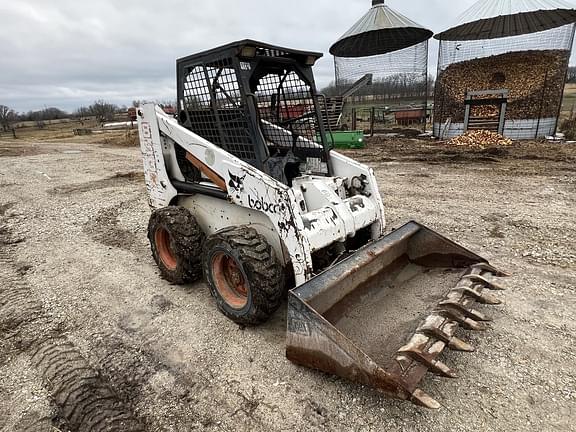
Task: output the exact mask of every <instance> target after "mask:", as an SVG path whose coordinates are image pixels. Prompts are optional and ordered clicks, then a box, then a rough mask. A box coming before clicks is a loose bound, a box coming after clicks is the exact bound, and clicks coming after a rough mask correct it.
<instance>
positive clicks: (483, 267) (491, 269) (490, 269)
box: [470, 263, 510, 277]
mask: <svg viewBox="0 0 576 432" xmlns="http://www.w3.org/2000/svg"><path fill="white" fill-rule="evenodd" d="M470 268H472V269H478V270H483V271H486V272H489V273H492V274H493V275H494V276H498V277H510V275H509V274H508V273H505V272H503V271H502V270H498V269H497V268H495V267H493V266H491V265H490V264H487V263H480V264H474V265H473V266H471V267H470Z"/></svg>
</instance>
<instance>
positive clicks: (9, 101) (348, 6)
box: [0, 0, 475, 112]
mask: <svg viewBox="0 0 576 432" xmlns="http://www.w3.org/2000/svg"><path fill="white" fill-rule="evenodd" d="M474 1H475V0H459V1H449V0H388V4H389V5H390V6H392V7H393V8H395V9H397V10H399V11H400V12H402V13H403V14H404V15H407V16H408V17H409V18H411V19H413V20H414V21H416V22H418V23H420V24H422V25H424V26H426V27H428V28H430V29H431V30H433V31H435V32H439V31H442V30H444V29H446V28H448V27H449V26H450V25H451V24H453V23H454V22H455V20H456V18H457V17H458V16H459V15H460V14H461V13H462V12H463V11H465V10H466V9H467V8H468V7H470V6H471V5H472V4H473V3H474ZM370 5H371V2H370V0H289V1H274V0H202V1H200V0H164V1H159V0H93V1H82V0H51V1H48V0H0V104H4V105H8V106H10V107H12V108H13V109H15V110H16V111H19V112H23V111H28V110H35V109H40V108H42V107H44V106H56V107H60V108H62V109H65V110H68V111H73V110H74V109H76V108H77V107H79V106H82V105H87V104H90V103H91V102H93V101H94V100H96V99H104V100H106V101H109V102H113V103H116V104H119V105H130V104H131V102H132V100H135V99H146V100H157V101H164V100H175V99H176V95H175V93H176V90H175V89H176V78H175V62H176V59H177V58H178V57H182V56H186V55H189V54H193V53H195V52H197V51H201V50H204V49H209V48H213V47H216V46H218V45H221V44H224V43H227V42H231V41H234V40H238V39H245V38H251V39H257V40H261V41H265V42H270V43H274V44H278V45H284V46H288V47H292V48H300V49H305V50H313V51H320V52H323V53H325V54H326V56H325V57H324V58H323V59H322V60H321V61H320V62H319V63H318V64H317V66H316V70H315V72H316V78H317V81H318V86H319V87H322V86H324V85H327V84H329V83H330V82H331V81H332V80H333V79H334V69H333V63H332V59H331V57H330V55H329V54H328V49H329V47H330V45H331V44H332V43H333V42H335V41H336V40H337V39H338V38H339V37H340V36H341V35H342V34H343V33H344V32H345V31H346V30H348V28H349V27H351V25H352V24H353V23H354V22H355V21H356V20H357V19H358V18H360V17H361V16H362V15H363V14H364V13H365V12H366V11H367V10H368V8H369V7H370ZM436 52H437V42H436V41H435V40H434V41H432V42H431V57H432V58H434V57H435V56H436ZM433 69H435V60H433V62H432V64H431V71H433Z"/></svg>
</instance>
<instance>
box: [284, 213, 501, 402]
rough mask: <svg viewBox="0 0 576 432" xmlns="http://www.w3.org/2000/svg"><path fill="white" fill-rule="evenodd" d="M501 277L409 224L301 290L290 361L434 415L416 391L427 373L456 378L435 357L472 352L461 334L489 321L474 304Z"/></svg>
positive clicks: (293, 295)
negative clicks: (413, 404) (421, 407)
mask: <svg viewBox="0 0 576 432" xmlns="http://www.w3.org/2000/svg"><path fill="white" fill-rule="evenodd" d="M504 276H507V275H506V274H504V273H502V272H500V271H498V270H496V269H495V268H493V267H492V266H490V265H489V263H488V262H487V261H486V260H485V259H483V258H482V257H480V256H478V255H476V254H474V253H472V252H470V251H468V250H466V249H465V248H463V247H461V246H459V245H457V244H456V243H454V242H452V241H450V240H448V239H446V238H444V237H442V236H440V235H438V234H437V233H435V232H434V231H432V230H430V229H428V228H426V227H424V226H422V225H420V224H418V223H416V222H410V223H408V224H407V225H405V226H403V227H402V228H400V229H398V230H396V231H394V232H393V233H391V234H390V235H388V236H386V237H384V238H382V239H381V240H379V241H377V242H375V243H372V244H370V245H368V246H366V247H365V248H363V249H361V250H360V251H358V252H356V253H355V254H354V255H352V256H351V257H349V258H348V259H346V260H344V261H342V262H340V263H338V264H337V265H335V266H334V267H332V268H330V269H329V270H327V271H326V272H324V273H322V274H320V275H319V276H317V277H315V278H314V279H311V280H310V281H309V282H307V283H306V284H304V285H302V286H300V287H298V288H295V289H293V290H292V291H291V292H290V295H289V300H288V333H287V348H286V356H287V357H288V359H290V360H291V361H293V362H294V363H297V364H300V365H303V366H307V367H310V368H313V369H318V370H321V371H324V372H328V373H332V374H335V375H339V376H341V377H344V378H347V379H349V380H352V381H355V382H359V383H362V384H364V385H368V386H372V387H375V388H377V389H378V390H380V391H381V392H383V393H384V394H386V395H387V396H390V397H393V398H398V399H403V400H409V401H412V402H413V403H415V404H417V405H421V406H424V407H427V408H433V409H437V408H439V407H440V404H439V403H438V402H437V401H436V400H435V399H433V398H432V397H431V396H429V395H428V394H426V393H425V392H424V391H422V390H421V389H419V387H418V385H419V383H420V381H421V380H422V379H423V378H424V376H425V375H426V373H427V372H428V371H430V372H432V373H435V374H438V375H441V376H444V377H450V378H454V377H456V373H455V372H454V371H453V370H452V369H451V368H450V367H448V366H447V365H446V364H444V363H442V362H441V361H440V360H439V359H438V357H439V356H440V354H441V353H442V351H443V350H444V349H445V348H446V347H448V348H450V349H453V350H458V351H474V348H473V347H472V346H470V345H469V344H468V343H466V342H464V341H463V340H461V339H459V338H458V337H456V332H457V330H458V329H459V328H464V329H466V330H476V331H482V330H486V329H487V324H486V322H487V321H489V318H487V317H486V316H485V315H484V314H483V313H481V312H479V311H477V310H475V309H474V305H475V304H476V303H483V304H499V303H500V301H499V300H498V299H497V298H495V297H494V296H493V295H491V294H490V293H489V291H492V290H502V289H503V288H502V287H501V285H499V283H498V282H497V281H496V279H495V278H497V277H504Z"/></svg>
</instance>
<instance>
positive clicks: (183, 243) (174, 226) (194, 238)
mask: <svg viewBox="0 0 576 432" xmlns="http://www.w3.org/2000/svg"><path fill="white" fill-rule="evenodd" d="M148 239H149V240H150V246H151V249H152V256H153V257H154V260H155V261H156V264H158V268H159V269H160V273H161V274H162V277H164V279H166V280H167V281H169V282H172V283H175V284H185V283H189V282H194V281H196V280H197V279H199V278H200V277H201V276H202V258H201V257H200V251H201V250H202V245H203V243H204V239H205V236H204V232H203V231H202V229H201V228H200V225H198V222H197V221H196V218H194V216H193V215H192V214H191V213H190V211H189V210H188V209H186V208H184V207H166V208H162V209H159V210H155V211H154V212H153V213H152V215H151V216H150V221H149V223H148Z"/></svg>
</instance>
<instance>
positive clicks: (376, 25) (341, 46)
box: [330, 0, 434, 57]
mask: <svg viewBox="0 0 576 432" xmlns="http://www.w3.org/2000/svg"><path fill="white" fill-rule="evenodd" d="M372 3H373V6H372V8H371V9H370V10H369V11H368V12H367V13H366V14H365V15H364V16H363V17H362V18H360V20H358V22H357V23H356V24H354V25H353V26H352V28H351V29H350V30H348V31H347V32H346V33H345V34H344V35H343V36H342V37H341V38H340V39H338V41H337V42H336V43H335V44H334V45H332V47H331V48H330V54H332V55H334V56H336V57H367V56H374V55H380V54H387V53H390V52H394V51H398V50H401V49H404V48H408V47H410V46H413V45H416V44H419V43H421V42H424V41H426V40H428V39H430V38H431V37H432V35H433V34H434V33H432V32H431V31H430V30H428V29H426V28H424V27H422V26H421V25H419V24H417V23H415V22H414V21H412V20H410V19H409V18H407V17H405V16H404V15H402V14H400V13H399V12H396V11H395V10H394V9H392V8H390V7H389V6H387V5H385V4H384V1H383V0H374V1H373V2H372Z"/></svg>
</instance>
